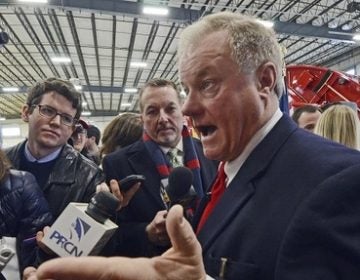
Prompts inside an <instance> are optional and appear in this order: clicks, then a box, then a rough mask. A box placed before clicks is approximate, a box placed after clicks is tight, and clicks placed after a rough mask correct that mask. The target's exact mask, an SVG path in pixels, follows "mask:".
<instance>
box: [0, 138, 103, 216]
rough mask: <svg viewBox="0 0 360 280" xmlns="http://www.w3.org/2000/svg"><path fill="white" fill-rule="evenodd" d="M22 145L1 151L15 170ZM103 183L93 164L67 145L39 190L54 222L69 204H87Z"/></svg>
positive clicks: (22, 148) (100, 171) (18, 165)
mask: <svg viewBox="0 0 360 280" xmlns="http://www.w3.org/2000/svg"><path fill="white" fill-rule="evenodd" d="M24 145H25V142H22V143H19V144H17V145H16V146H13V147H11V148H8V149H5V153H6V154H7V157H8V158H9V160H10V161H11V163H12V164H13V166H14V167H15V168H17V169H20V158H21V153H22V152H23V151H24ZM103 181H104V175H103V172H102V170H101V169H100V168H99V167H98V166H96V164H94V163H93V162H92V161H90V160H89V159H87V158H85V157H84V156H83V155H81V154H79V153H78V152H77V151H75V150H74V148H73V147H71V146H70V145H65V146H64V148H63V149H62V151H61V153H60V155H59V158H58V159H57V160H56V163H55V165H54V167H53V170H52V171H51V172H50V175H49V178H48V180H47V182H46V184H45V186H44V188H43V193H44V195H45V198H46V200H47V201H48V203H49V207H50V211H51V213H52V215H53V217H54V219H56V218H57V217H58V216H59V215H60V213H61V212H62V211H63V210H64V209H65V207H66V206H67V205H68V204H69V203H70V202H89V201H90V198H91V197H92V196H93V195H94V194H95V191H96V186H97V185H98V184H100V183H101V182H103ZM59 200H61V201H59ZM52 202H56V203H52ZM54 205H57V206H56V207H54Z"/></svg>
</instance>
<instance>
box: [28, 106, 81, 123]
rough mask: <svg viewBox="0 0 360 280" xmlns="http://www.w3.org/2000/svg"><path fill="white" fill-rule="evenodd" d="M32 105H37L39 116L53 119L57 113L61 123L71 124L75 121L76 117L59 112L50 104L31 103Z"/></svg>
mask: <svg viewBox="0 0 360 280" xmlns="http://www.w3.org/2000/svg"><path fill="white" fill-rule="evenodd" d="M32 107H39V113H40V116H43V117H45V118H48V119H53V118H55V117H56V116H57V115H59V116H60V121H61V123H62V124H63V125H66V126H72V125H73V124H75V123H76V122H77V119H75V118H73V117H72V116H70V115H69V114H65V113H59V112H58V111H56V109H55V108H53V107H51V106H48V105H40V104H37V105H33V106H32Z"/></svg>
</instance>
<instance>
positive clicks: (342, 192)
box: [40, 12, 360, 280]
mask: <svg viewBox="0 0 360 280" xmlns="http://www.w3.org/2000/svg"><path fill="white" fill-rule="evenodd" d="M178 56H179V74H180V78H181V82H182V85H183V86H184V90H185V92H186V93H187V98H186V101H185V103H184V104H183V113H184V114H185V115H189V116H191V117H192V118H193V121H194V127H195V128H196V129H197V131H199V132H200V134H201V142H202V144H203V149H204V153H205V156H206V157H208V158H210V159H213V160H221V161H222V162H221V163H220V167H221V168H219V171H221V170H222V166H224V172H219V174H222V175H221V176H218V179H217V180H216V181H215V183H214V184H213V187H212V195H211V199H210V200H209V201H207V200H204V201H203V202H202V203H201V204H202V205H200V206H199V208H198V215H197V216H195V217H194V223H195V228H196V232H197V237H198V240H199V242H200V244H201V246H202V256H203V263H202V261H201V259H200V258H199V255H200V252H199V250H198V245H199V244H198V243H197V242H195V237H194V234H193V233H192V232H191V230H190V228H189V227H187V225H186V223H184V222H183V220H182V219H181V217H179V216H176V215H173V214H176V213H177V214H179V212H177V211H180V209H179V208H178V207H176V208H175V207H174V208H173V209H171V211H170V213H169V215H168V218H169V220H168V221H167V226H168V229H169V233H170V237H171V240H172V244H173V247H172V248H171V249H170V250H168V251H167V252H166V253H164V254H163V255H162V256H161V257H157V258H153V259H150V260H146V259H143V258H142V259H137V260H129V259H124V258H120V259H107V260H106V259H97V260H96V263H98V264H99V265H97V266H96V267H95V266H92V265H91V264H93V265H95V260H91V259H82V260H79V261H78V262H77V263H76V265H75V264H74V265H73V268H69V269H68V270H67V272H65V271H64V267H67V265H68V264H71V262H70V261H68V260H61V261H58V262H52V263H51V264H48V266H47V267H45V266H43V268H41V269H40V270H41V273H42V274H41V275H46V276H52V277H53V278H56V279H59V280H61V279H62V278H60V277H55V276H58V275H59V276H64V275H66V276H69V275H76V276H78V275H80V273H78V274H76V271H75V270H76V269H77V268H78V267H81V268H82V269H83V270H82V273H81V275H83V276H85V275H86V276H90V277H88V278H86V279H87V280H89V279H90V280H91V279H95V278H94V277H91V275H93V274H94V273H97V274H98V275H101V276H102V277H105V278H106V275H109V276H110V275H111V276H112V277H113V279H141V276H149V277H148V278H151V279H205V278H206V276H205V271H204V266H205V270H206V274H208V275H209V276H210V277H212V278H215V279H229V280H239V279H246V280H304V279H306V280H315V279H326V280H329V279H341V280H353V279H359V278H360V266H359V263H360V242H359V236H360V215H359V213H360V203H359V201H360V183H359V182H360V172H359V170H360V153H359V152H358V151H356V150H352V149H348V148H346V147H344V146H342V145H340V144H337V143H334V142H331V141H328V140H326V139H323V138H321V137H318V136H316V135H313V134H312V133H309V132H307V131H305V130H303V129H300V128H298V126H297V125H296V124H295V123H294V122H293V121H292V120H291V119H290V118H289V117H288V116H286V115H283V114H282V113H281V112H280V110H279V104H278V103H279V102H278V101H279V97H280V95H281V92H283V91H282V90H281V86H282V75H281V73H282V55H281V51H280V48H279V46H278V43H277V40H276V36H275V34H274V33H273V31H272V30H270V29H267V28H266V27H264V26H262V25H261V24H260V23H259V22H257V20H256V19H254V18H252V17H247V16H244V15H242V14H239V13H236V14H235V13H229V12H224V13H219V14H213V15H208V16H206V17H204V18H202V19H201V20H200V21H199V22H197V23H194V24H193V25H191V26H190V27H187V28H185V30H183V32H182V33H181V38H180V42H179V49H178ZM221 187H222V188H221ZM215 194H218V195H215ZM221 194H222V195H221ZM214 201H217V203H214ZM180 216H181V215H180ZM176 221H177V227H176ZM174 222H175V225H174ZM174 226H175V227H174ZM174 229H177V231H174ZM179 240H181V243H179ZM100 263H101V266H103V267H108V266H110V265H112V267H115V264H116V265H117V267H118V268H117V269H115V270H112V271H111V272H108V273H107V272H106V269H102V268H101V267H100ZM107 264H108V265H107ZM140 264H141V272H139V271H136V269H135V268H136V267H137V266H138V267H140ZM202 264H204V266H203V265H202ZM49 272H51V273H52V274H50V273H49ZM44 278H45V277H44ZM40 279H41V278H40ZM77 279H78V278H77Z"/></svg>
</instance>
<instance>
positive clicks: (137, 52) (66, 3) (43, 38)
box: [0, 0, 360, 118]
mask: <svg viewBox="0 0 360 280" xmlns="http://www.w3.org/2000/svg"><path fill="white" fill-rule="evenodd" d="M144 6H161V7H167V8H169V14H168V15H167V16H150V15H144V14H143V13H142V8H143V7H144ZM223 10H229V11H233V12H236V13H245V14H252V15H257V16H259V17H261V18H262V19H264V20H271V21H273V22H274V23H275V25H274V29H275V30H276V31H277V32H278V34H279V35H278V38H279V42H280V43H281V44H282V45H283V46H284V47H285V49H286V55H285V61H286V63H287V64H312V65H319V66H329V65H331V63H333V62H334V61H338V60H337V59H338V58H339V57H345V58H346V57H348V56H349V55H353V54H355V53H358V52H359V45H358V44H356V43H354V42H352V35H353V34H354V33H356V31H357V28H358V27H359V23H360V19H359V18H360V3H357V2H354V1H345V0H339V1H336V0H332V1H330V0H329V1H328V0H305V1H298V0H235V1H233V0H211V1H209V0H194V1H192V0H191V1H187V0H183V1H180V0H179V1H178V0H163V1H155V0H150V1H146V0H144V1H141V2H136V1H120V0H98V1H96V0H76V1H75V0H73V1H70V0H48V3H47V4H31V3H19V1H18V0H8V1H6V0H0V31H3V32H6V33H8V34H9V36H10V39H9V42H8V44H6V45H4V46H3V47H2V48H1V50H0V116H1V117H6V118H18V117H19V111H20V108H21V105H22V104H23V103H24V101H25V97H26V94H25V92H26V90H27V88H28V87H30V86H31V85H33V84H34V83H35V82H37V81H39V80H42V79H44V78H47V77H54V76H56V77H61V78H63V79H69V80H71V81H73V82H74V83H75V84H77V85H81V86H82V89H81V91H82V92H83V99H84V101H85V102H86V104H84V110H86V111H91V113H92V116H109V115H116V114H118V113H119V112H122V111H136V110H137V100H138V95H137V93H136V92H128V90H129V89H131V88H139V87H140V86H141V85H142V84H143V83H144V82H145V81H147V80H149V79H151V78H153V77H162V78H168V79H172V80H174V81H176V82H178V75H177V74H178V73H177V70H176V47H177V42H178V38H179V34H180V33H181V30H182V29H183V28H184V27H185V26H186V25H188V24H189V23H191V22H193V21H195V20H197V19H198V18H200V17H202V16H204V15H205V14H208V13H214V12H217V11H223ZM54 56H65V57H68V58H70V59H71V62H70V63H56V62H53V61H52V58H53V57H54ZM132 62H146V64H147V66H146V67H145V68H138V67H132V65H131V63H132ZM8 87H17V88H19V91H18V92H5V90H6V89H4V88H8Z"/></svg>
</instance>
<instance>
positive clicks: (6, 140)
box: [0, 117, 114, 148]
mask: <svg viewBox="0 0 360 280" xmlns="http://www.w3.org/2000/svg"><path fill="white" fill-rule="evenodd" d="M113 118H114V117H88V118H84V119H85V120H86V121H88V122H89V123H90V124H93V125H96V126H97V127H98V128H99V129H100V131H101V132H103V130H104V128H105V126H106V125H107V124H108V123H109V122H110V121H111V120H112V119H113ZM0 127H1V128H9V127H19V128H20V135H19V136H12V137H6V136H3V137H2V142H3V143H2V147H3V148H6V147H10V146H13V145H15V144H17V143H19V142H20V141H22V140H24V139H25V138H26V137H27V135H28V124H27V123H25V122H23V121H22V120H21V119H12V120H5V121H0Z"/></svg>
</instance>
